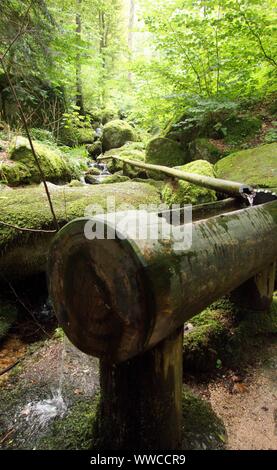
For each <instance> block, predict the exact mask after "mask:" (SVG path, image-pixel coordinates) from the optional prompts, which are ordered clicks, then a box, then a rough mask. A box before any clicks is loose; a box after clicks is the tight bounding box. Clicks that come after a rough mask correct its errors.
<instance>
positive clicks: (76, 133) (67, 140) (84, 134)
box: [58, 127, 96, 147]
mask: <svg viewBox="0 0 277 470" xmlns="http://www.w3.org/2000/svg"><path fill="white" fill-rule="evenodd" d="M95 138H96V133H95V130H94V129H93V128H92V127H88V128H87V127H63V128H61V130H60V133H59V137H58V142H59V143H60V144H62V145H67V146H69V147H76V146H78V145H83V144H92V143H93V142H94V140H95Z"/></svg>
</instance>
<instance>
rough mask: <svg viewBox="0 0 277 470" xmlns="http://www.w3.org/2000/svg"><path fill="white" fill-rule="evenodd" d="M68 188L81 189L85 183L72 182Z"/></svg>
mask: <svg viewBox="0 0 277 470" xmlns="http://www.w3.org/2000/svg"><path fill="white" fill-rule="evenodd" d="M68 186H69V187H70V188H80V187H82V186H84V183H82V182H81V181H79V180H72V181H70V183H69V185H68Z"/></svg>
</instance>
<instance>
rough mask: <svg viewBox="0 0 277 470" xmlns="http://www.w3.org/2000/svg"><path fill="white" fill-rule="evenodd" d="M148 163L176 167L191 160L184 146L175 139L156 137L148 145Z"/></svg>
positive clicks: (146, 159)
mask: <svg viewBox="0 0 277 470" xmlns="http://www.w3.org/2000/svg"><path fill="white" fill-rule="evenodd" d="M145 161H146V163H151V164H153V165H164V166H168V167H175V166H180V165H184V163H187V162H188V161H189V155H188V154H187V153H186V151H185V150H184V147H183V146H182V145H181V144H180V143H178V142H175V141H174V140H171V139H167V138H165V137H156V138H154V139H152V140H150V142H148V145H147V147H146V157H145Z"/></svg>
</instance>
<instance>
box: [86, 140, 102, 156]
mask: <svg viewBox="0 0 277 470" xmlns="http://www.w3.org/2000/svg"><path fill="white" fill-rule="evenodd" d="M87 151H88V154H89V156H90V157H92V158H96V157H99V155H101V153H102V142H100V140H97V142H94V143H93V144H90V145H88V146H87Z"/></svg>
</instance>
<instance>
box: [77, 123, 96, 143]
mask: <svg viewBox="0 0 277 470" xmlns="http://www.w3.org/2000/svg"><path fill="white" fill-rule="evenodd" d="M76 136H77V142H78V145H83V144H92V143H93V142H94V140H95V137H96V135H95V131H94V129H92V128H90V127H89V128H87V127H79V128H78V129H77V131H76Z"/></svg>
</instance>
